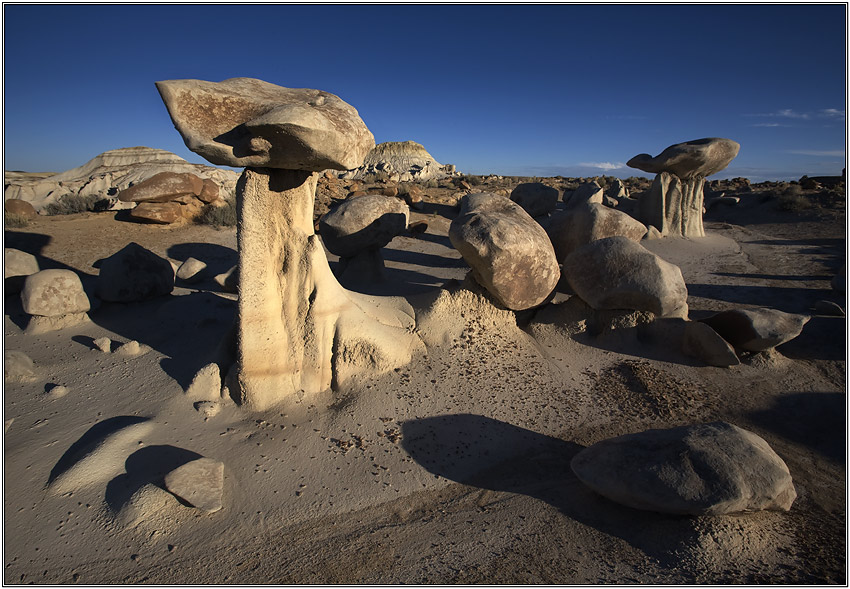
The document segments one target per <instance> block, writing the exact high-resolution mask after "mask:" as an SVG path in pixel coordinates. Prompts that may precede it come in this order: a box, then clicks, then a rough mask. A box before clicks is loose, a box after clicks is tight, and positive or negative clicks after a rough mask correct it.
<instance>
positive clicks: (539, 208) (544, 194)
mask: <svg viewBox="0 0 850 589" xmlns="http://www.w3.org/2000/svg"><path fill="white" fill-rule="evenodd" d="M558 194H559V192H558V189H557V188H552V187H551V186H546V185H545V184H543V183H542V182H524V183H522V184H519V185H518V186H517V187H516V188H514V189H513V191H512V192H511V200H512V201H514V202H515V203H517V204H518V205H519V206H521V207H522V208H523V210H525V212H526V213H528V214H529V215H531V216H532V217H541V216H543V215H548V214H549V213H551V212H552V211H554V210H555V206H556V205H557V204H558Z"/></svg>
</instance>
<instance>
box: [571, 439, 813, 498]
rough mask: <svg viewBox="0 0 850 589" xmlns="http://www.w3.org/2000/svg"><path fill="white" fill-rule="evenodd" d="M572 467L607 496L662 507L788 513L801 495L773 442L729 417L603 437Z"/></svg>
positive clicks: (585, 481) (579, 455)
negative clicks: (722, 419) (769, 443)
mask: <svg viewBox="0 0 850 589" xmlns="http://www.w3.org/2000/svg"><path fill="white" fill-rule="evenodd" d="M570 466H571V467H572V470H573V472H574V473H575V474H576V476H577V477H578V478H579V479H580V480H581V482H583V483H584V484H585V485H587V486H588V487H590V488H591V489H593V490H594V491H596V492H597V493H599V494H600V495H602V496H604V497H607V498H608V499H611V500H612V501H616V502H617V503H621V504H623V505H627V506H629V507H633V508H635V509H645V510H649V511H658V512H661V513H672V514H680V515H722V514H727V513H738V512H746V511H758V510H764V509H769V510H776V511H788V510H789V509H790V508H791V504H792V503H793V502H794V499H795V498H796V497H797V492H796V490H795V489H794V484H793V482H792V481H791V474H790V473H789V471H788V467H787V466H786V465H785V463H784V462H783V461H782V459H781V458H780V457H779V456H777V455H776V453H775V452H774V451H773V449H772V448H771V447H770V446H769V445H768V443H767V442H765V441H764V440H763V439H762V438H760V437H759V436H757V435H756V434H754V433H752V432H750V431H747V430H744V429H741V428H739V427H737V426H735V425H731V424H729V423H724V422H715V423H708V424H702V425H690V426H683V427H676V428H672V429H664V430H648V431H644V432H640V433H636V434H629V435H625V436H619V437H616V438H611V439H608V440H603V441H601V442H598V443H596V444H594V445H592V446H590V447H588V448H585V449H584V450H582V451H581V452H579V453H578V454H576V455H575V457H573V459H572V462H571V463H570Z"/></svg>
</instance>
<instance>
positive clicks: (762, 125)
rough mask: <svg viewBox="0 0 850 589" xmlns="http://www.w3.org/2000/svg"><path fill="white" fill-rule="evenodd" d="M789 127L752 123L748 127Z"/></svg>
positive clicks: (776, 124)
mask: <svg viewBox="0 0 850 589" xmlns="http://www.w3.org/2000/svg"><path fill="white" fill-rule="evenodd" d="M790 126H791V125H783V124H781V123H754V124H752V125H750V127H790Z"/></svg>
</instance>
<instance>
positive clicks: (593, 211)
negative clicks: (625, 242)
mask: <svg viewBox="0 0 850 589" xmlns="http://www.w3.org/2000/svg"><path fill="white" fill-rule="evenodd" d="M547 233H548V234H549V239H551V240H552V245H553V246H554V248H555V255H556V256H557V258H558V260H564V258H566V257H567V256H568V255H569V254H571V253H572V252H573V250H575V249H576V248H578V247H581V246H583V245H585V244H588V243H590V242H591V241H596V240H597V239H604V238H606V237H615V236H621V237H627V238H628V239H631V240H632V241H640V240H641V239H642V238H643V236H644V235H645V234H646V226H645V225H644V224H643V223H641V222H640V221H636V220H635V219H633V218H632V217H630V216H628V215H627V214H626V213H623V212H621V211H617V210H615V209H611V208H609V207H606V206H604V205H601V204H598V203H589V204H585V205H581V206H576V207H570V208H568V209H566V210H564V211H559V212H557V213H555V214H554V215H552V218H551V219H550V220H549V228H548V230H547Z"/></svg>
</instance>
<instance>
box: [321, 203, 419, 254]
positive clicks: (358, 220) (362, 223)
mask: <svg viewBox="0 0 850 589" xmlns="http://www.w3.org/2000/svg"><path fill="white" fill-rule="evenodd" d="M409 217H410V209H408V208H407V205H406V204H405V203H404V201H402V200H401V199H398V198H394V197H391V196H383V195H381V194H368V195H366V196H359V197H357V198H352V199H349V200H347V201H345V202H344V203H342V204H341V205H339V206H338V207H337V208H335V209H333V210H332V211H330V212H329V213H328V214H326V215H325V216H324V217H322V219H321V220H320V221H319V233H320V234H321V235H322V241H323V242H324V244H325V246H326V247H327V248H328V250H329V251H330V252H331V253H334V254H336V255H338V256H343V257H346V258H350V257H353V256H355V255H356V254H358V253H359V252H361V251H364V250H367V249H378V248H381V247H384V246H385V245H387V244H388V243H389V242H390V241H392V239H393V237H395V236H396V235H400V234H401V233H403V232H404V230H405V229H407V222H408V219H409Z"/></svg>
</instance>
